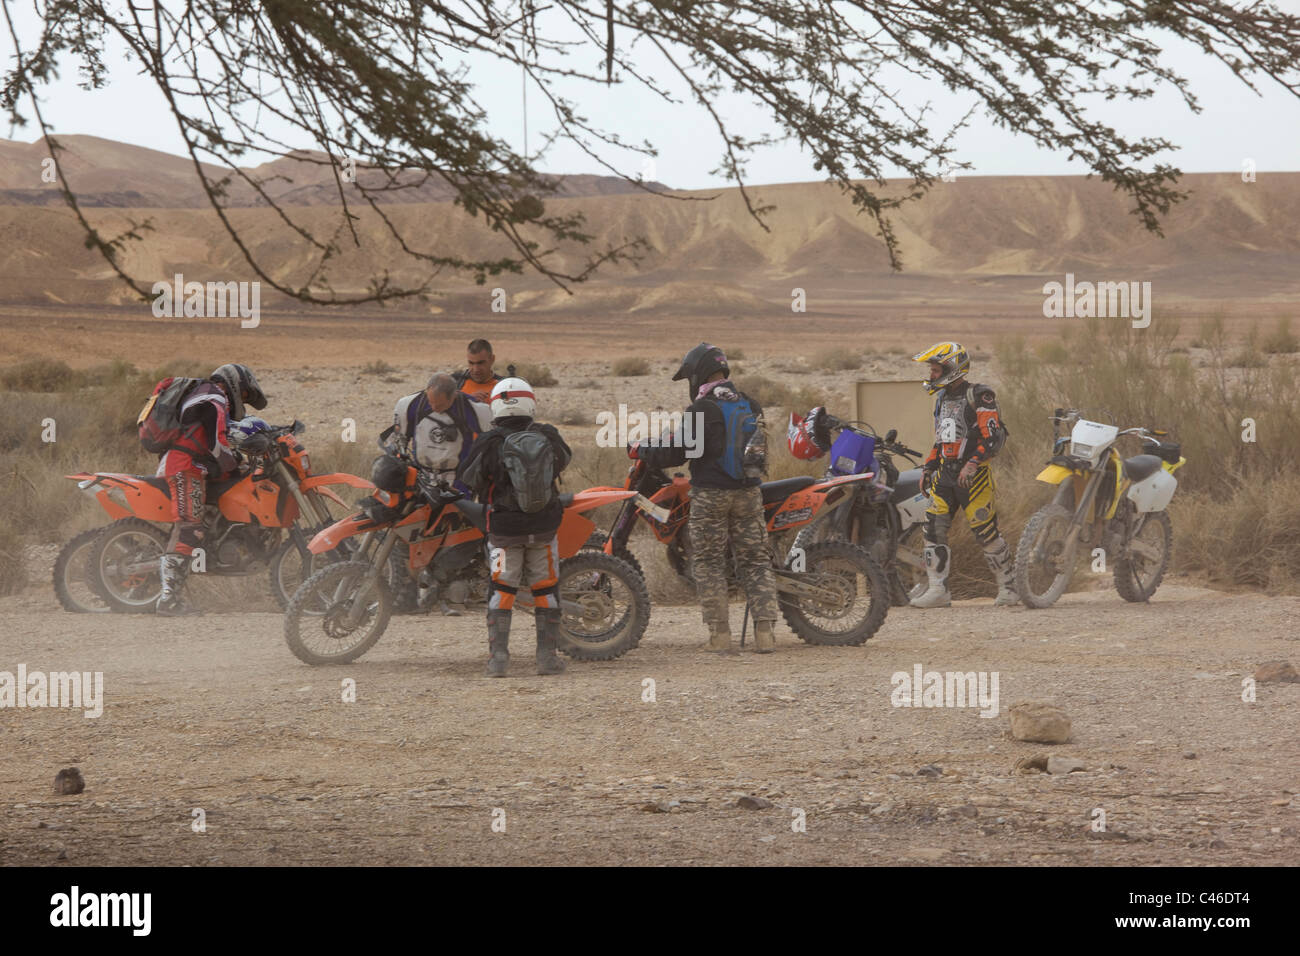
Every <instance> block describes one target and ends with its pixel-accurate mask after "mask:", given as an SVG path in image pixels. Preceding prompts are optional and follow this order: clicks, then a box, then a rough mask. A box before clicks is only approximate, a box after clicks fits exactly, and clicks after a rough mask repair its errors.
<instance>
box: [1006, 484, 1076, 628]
mask: <svg viewBox="0 0 1300 956" xmlns="http://www.w3.org/2000/svg"><path fill="white" fill-rule="evenodd" d="M1072 517H1073V516H1072V515H1071V514H1070V512H1069V511H1066V510H1065V508H1063V507H1062V506H1061V505H1058V504H1050V505H1045V506H1044V507H1042V508H1039V509H1038V511H1036V512H1034V516H1033V517H1032V518H1030V519H1029V522H1028V523H1027V524H1026V525H1025V530H1024V533H1023V534H1021V535H1020V544H1019V546H1018V547H1017V548H1016V570H1015V579H1016V590H1017V591H1018V592H1019V593H1020V599H1021V600H1022V601H1024V602H1025V604H1026V605H1027V606H1028V607H1036V608H1044V607H1051V606H1052V605H1053V604H1055V603H1056V600H1057V598H1059V597H1060V596H1061V595H1062V594H1064V593H1065V589H1066V588H1067V587H1069V586H1070V578H1071V577H1072V576H1073V575H1074V564H1075V559H1076V558H1077V556H1078V547H1077V544H1078V539H1077V538H1076V539H1075V541H1074V542H1073V543H1071V544H1070V545H1068V546H1067V545H1066V537H1067V535H1068V534H1069V531H1070V520H1071V518H1072Z"/></svg>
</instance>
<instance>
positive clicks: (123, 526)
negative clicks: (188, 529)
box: [87, 518, 168, 614]
mask: <svg viewBox="0 0 1300 956" xmlns="http://www.w3.org/2000/svg"><path fill="white" fill-rule="evenodd" d="M167 537H168V536H167V534H166V532H164V531H162V530H161V529H160V528H158V527H157V526H156V525H152V524H150V523H149V522H148V521H145V520H144V519H143V518H122V519H120V520H118V521H115V522H113V524H111V525H109V526H108V527H107V528H104V529H103V530H102V531H101V532H100V534H99V535H97V536H96V538H95V540H94V543H93V544H92V545H91V551H90V555H89V556H88V558H87V563H88V565H89V566H88V568H87V576H88V578H89V580H90V584H91V586H92V587H93V588H94V589H95V592H96V593H97V594H98V595H99V597H100V599H101V600H102V601H103V602H104V603H105V604H106V605H107V606H108V609H109V610H110V611H114V612H116V613H119V614H151V613H153V610H154V607H155V606H156V605H157V603H158V595H160V594H161V593H162V578H161V577H160V574H159V569H158V559H159V558H160V557H162V554H163V552H164V551H166V550H167ZM132 565H137V566H138V565H147V567H145V568H142V569H139V570H128V566H132Z"/></svg>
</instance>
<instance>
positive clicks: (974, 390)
mask: <svg viewBox="0 0 1300 956" xmlns="http://www.w3.org/2000/svg"><path fill="white" fill-rule="evenodd" d="M912 361H914V362H923V363H928V364H929V366H930V377H929V378H928V379H927V380H926V381H924V382H922V383H921V384H922V386H924V388H925V390H926V391H927V392H929V393H930V394H931V395H934V396H936V398H935V402H934V434H935V443H934V447H933V448H932V449H930V454H929V455H928V456H927V457H926V459H925V464H924V465H923V466H922V469H923V471H922V478H921V490H922V491H924V492H926V493H927V494H928V495H929V496H930V502H931V503H930V507H929V508H928V509H927V510H926V515H927V521H926V526H925V541H926V546H925V567H926V574H927V577H928V579H929V586H928V587H927V589H926V590H925V592H924V593H923V594H921V595H919V596H917V597H915V598H913V600H912V602H911V603H912V607H924V608H929V607H948V606H949V605H951V604H952V598H951V596H950V595H949V593H948V574H949V572H950V571H951V565H952V561H951V551H950V550H949V548H948V529H949V528H950V527H951V525H952V516H953V512H955V511H956V510H957V509H958V508H961V509H962V510H963V511H964V512H965V513H966V520H967V522H969V523H970V528H971V531H972V532H973V533H974V535H975V540H976V541H978V542H979V544H980V547H981V548H982V549H983V550H984V559H985V560H986V561H988V563H989V567H990V568H992V569H993V574H994V576H995V577H996V578H997V582H998V596H997V600H996V601H994V603H995V604H997V605H1009V604H1018V603H1019V602H1020V597H1019V596H1018V595H1017V594H1016V592H1015V587H1014V585H1013V583H1012V565H1013V560H1012V556H1011V548H1010V547H1009V546H1008V545H1007V542H1006V540H1005V539H1004V538H1003V537H1002V535H1001V534H999V533H998V518H997V508H996V505H995V503H994V487H995V486H994V482H993V472H992V471H991V470H990V468H989V459H990V458H992V457H993V456H994V455H996V454H997V453H998V452H999V451H1000V450H1001V449H1002V446H1003V445H1004V444H1005V443H1006V436H1007V430H1006V426H1005V425H1003V424H1002V419H1001V413H1000V412H999V411H998V405H997V401H996V396H995V395H994V393H993V389H991V388H989V387H988V386H987V385H974V384H971V383H969V382H967V381H966V375H967V374H968V373H969V372H970V356H968V355H967V354H966V350H965V349H964V348H962V347H961V346H960V345H958V344H957V343H956V342H940V343H938V344H937V345H933V346H931V347H930V348H928V349H926V350H925V351H924V352H921V353H919V354H917V355H914V356H913V357H912Z"/></svg>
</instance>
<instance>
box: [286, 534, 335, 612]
mask: <svg viewBox="0 0 1300 956" xmlns="http://www.w3.org/2000/svg"><path fill="white" fill-rule="evenodd" d="M343 560H345V556H344V555H343V554H342V553H341V552H339V551H327V552H325V553H324V554H308V555H307V556H306V558H304V557H303V555H302V552H301V551H299V550H298V546H297V545H296V544H294V542H293V539H292V538H290V539H288V540H287V541H285V542H284V544H282V545H280V547H279V549H277V550H276V552H275V554H273V555H272V556H271V563H270V566H269V568H268V570H269V573H270V579H271V596H272V597H274V598H275V602H276V603H277V604H279V605H280V607H281V608H287V607H288V606H289V602H290V601H291V600H292V599H293V596H294V594H295V593H296V592H297V591H298V588H300V587H302V584H303V582H304V581H306V580H307V579H308V578H309V577H311V576H312V575H313V574H315V573H316V572H317V571H319V570H320V569H321V568H323V567H326V566H327V565H330V564H335V563H338V562H340V561H343ZM303 613H304V614H321V613H324V610H323V608H320V607H306V608H303Z"/></svg>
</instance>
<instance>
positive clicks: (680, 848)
mask: <svg viewBox="0 0 1300 956" xmlns="http://www.w3.org/2000/svg"><path fill="white" fill-rule="evenodd" d="M199 587H202V585H199ZM199 596H200V597H201V594H200V595H199ZM1297 613H1300V599H1295V598H1266V597H1261V596H1258V595H1228V594H1223V593H1219V592H1213V591H1208V590H1202V589H1198V588H1191V587H1186V586H1176V585H1168V586H1166V587H1165V588H1163V589H1162V590H1161V591H1160V592H1159V594H1158V595H1157V596H1156V598H1155V600H1153V602H1152V603H1151V604H1150V605H1146V606H1134V605H1127V604H1125V603H1124V602H1122V601H1121V600H1119V598H1118V597H1117V596H1116V595H1115V594H1114V593H1113V592H1094V593H1080V594H1071V595H1067V596H1066V597H1065V598H1063V599H1062V600H1061V602H1060V603H1059V604H1058V605H1057V606H1056V607H1054V608H1052V609H1050V610H1047V611H1037V612H1035V611H1028V610H1025V609H1021V608H1016V609H1002V608H994V607H992V606H991V602H990V601H988V600H982V601H981V600H977V601H968V602H959V603H958V604H956V605H955V606H954V607H953V608H952V609H951V610H946V611H929V612H922V611H914V610H911V609H895V610H894V611H892V612H891V613H890V615H889V618H888V619H887V620H886V622H885V625H884V626H883V627H882V628H881V630H880V631H879V632H878V633H877V634H876V636H875V637H874V638H873V639H872V640H871V641H870V642H869V643H868V644H866V645H865V646H864V647H861V648H829V647H812V646H808V645H804V644H802V643H800V642H799V641H798V640H797V639H796V638H795V637H794V636H793V634H791V633H790V631H789V630H788V629H786V628H785V626H784V625H783V624H782V625H779V626H778V652H777V653H776V654H774V655H771V656H765V657H758V656H756V655H753V654H750V653H748V652H746V653H744V654H742V655H739V656H738V657H735V658H718V657H715V656H711V655H708V654H705V653H704V652H702V651H700V650H699V649H698V648H699V645H700V644H701V643H702V641H703V637H704V635H703V634H702V633H701V631H702V628H701V626H700V624H699V622H698V612H697V611H696V610H695V609H694V608H692V607H688V606H656V607H655V609H654V613H653V616H652V620H651V624H650V629H649V631H648V632H647V634H646V637H645V639H644V640H643V642H642V644H641V646H640V647H639V648H638V649H637V650H635V651H633V652H631V653H630V654H628V655H627V656H626V657H624V658H622V659H620V660H617V661H612V662H607V663H599V664H572V663H571V664H570V667H569V671H568V673H566V674H565V675H562V676H559V677H550V678H542V677H537V676H535V675H533V673H532V666H531V665H532V643H533V641H532V628H531V623H532V622H531V620H528V619H527V618H523V619H521V620H519V621H517V622H516V624H515V633H514V636H513V640H512V646H513V650H514V657H513V659H512V662H511V674H510V677H509V678H508V679H506V680H498V681H492V680H487V679H485V678H483V677H481V676H480V672H481V668H482V663H483V659H484V657H485V651H486V648H485V640H484V635H483V626H482V621H481V618H479V617H477V616H474V617H467V618H460V619H449V618H443V617H440V616H439V617H401V618H396V619H394V621H393V623H392V624H391V625H390V628H389V631H388V633H387V634H386V635H385V636H384V638H383V640H382V641H381V642H380V643H379V644H378V645H377V646H376V647H375V648H374V649H373V650H371V652H370V653H369V654H368V655H366V657H364V658H363V659H362V660H360V661H358V662H356V663H354V664H351V665H347V666H344V667H333V668H311V667H308V666H306V665H304V664H301V663H299V662H298V661H297V660H295V659H294V658H293V657H292V656H291V655H290V654H289V652H288V650H287V649H286V647H285V645H284V642H283V639H282V636H281V618H280V617H279V615H275V614H269V613H228V614H209V615H206V616H204V617H203V618H199V619H191V620H189V621H185V622H183V623H179V624H178V623H175V622H165V621H162V620H159V619H156V618H153V617H149V616H139V617H135V616H110V615H102V616H101V615H73V614H68V613H65V612H63V611H62V610H60V609H59V608H58V606H57V605H56V604H55V603H54V601H53V598H52V596H51V595H49V594H48V593H47V592H46V590H44V589H40V588H35V587H33V588H29V589H28V590H27V591H26V592H24V593H23V594H21V595H19V596H16V597H12V598H8V599H5V600H4V601H0V671H4V670H7V671H10V672H16V670H17V666H18V664H20V663H22V664H26V666H27V669H28V671H29V672H34V671H60V670H70V669H77V670H81V671H91V672H96V671H101V672H103V680H104V700H103V714H102V716H100V717H98V718H97V719H87V718H86V717H85V716H83V714H82V712H81V711H79V710H67V709H53V708H47V709H22V710H19V709H9V708H5V709H0V730H2V731H3V734H4V741H5V756H6V759H5V761H4V766H3V769H0V863H5V864H36V865H60V864H62V863H66V864H69V865H78V864H79V865H87V864H89V865H96V864H131V865H148V864H180V865H185V864H193V865H212V864H216V865H221V864H276V863H279V864H413V863H445V864H508V863H519V864H525V863H526V864H551V863H557V864H617V863H637V864H871V863H884V864H918V865H926V864H1000V863H1006V864H1018V865H1021V864H1022V865H1049V866H1050V865H1082V866H1099V865H1115V864H1123V865H1133V864H1137V865H1156V864H1193V865H1224V864H1248V865H1251V864H1283V865H1295V864H1297V863H1298V862H1300V740H1298V738H1297V734H1296V728H1297V727H1298V726H1300V683H1260V684H1259V685H1258V687H1257V688H1256V700H1255V702H1253V703H1247V702H1243V700H1242V681H1243V679H1244V678H1248V677H1250V676H1251V675H1252V674H1253V673H1254V671H1255V670H1256V668H1257V667H1258V666H1259V665H1260V664H1261V663H1262V662H1265V661H1269V660H1278V659H1290V660H1291V661H1292V662H1293V663H1294V662H1296V660H1297V658H1298V657H1300V653H1298V651H1300V648H1298V646H1297V637H1296V631H1295V626H1294V621H1295V618H1296V616H1297ZM739 623H740V622H739V619H738V613H737V620H736V622H735V625H736V629H737V631H738V629H739ZM916 665H920V666H921V667H922V668H923V669H924V670H926V671H929V670H935V671H976V672H979V671H984V672H989V673H990V674H992V672H996V673H997V675H998V678H999V683H998V691H999V702H998V703H999V708H998V709H999V716H998V717H996V718H995V719H985V718H981V717H980V716H979V710H978V709H977V708H970V707H967V708H955V707H954V708H924V707H920V708H910V707H894V706H892V705H891V695H892V694H893V691H894V685H893V683H892V682H891V677H892V675H894V674H895V673H896V672H904V673H908V674H910V673H911V672H912V671H913V668H914V667H915V666H916ZM345 679H352V680H354V681H355V682H356V701H355V702H353V703H345V702H344V701H343V699H342V698H343V692H342V688H343V686H344V682H345ZM647 679H649V680H651V681H653V684H652V685H651V684H648V683H647ZM651 688H652V689H653V695H651V694H650V692H649V691H650V689H651ZM651 696H653V700H649V699H647V698H649V697H651ZM1041 698H1048V699H1051V700H1054V701H1055V702H1056V703H1057V704H1059V705H1060V706H1061V707H1062V708H1063V709H1064V710H1065V712H1066V713H1067V714H1068V715H1069V716H1070V718H1071V719H1072V721H1073V737H1072V740H1071V741H1070V742H1069V743H1066V744H1060V745H1055V746H1049V745H1042V744H1030V743H1022V742H1020V741H1016V740H1013V739H1011V738H1010V737H1009V736H1007V727H1008V719H1007V716H1006V711H1007V709H1008V708H1009V707H1010V706H1011V704H1013V703H1015V702H1016V701H1019V700H1026V699H1041ZM1041 753H1048V754H1051V755H1060V756H1067V757H1073V758H1077V759H1078V760H1081V761H1082V762H1083V763H1084V764H1085V765H1086V767H1087V769H1086V770H1084V771H1082V772H1075V773H1069V774H1044V773H1036V772H1031V773H1023V772H1017V771H1016V770H1015V769H1014V767H1015V765H1016V763H1017V761H1018V760H1019V759H1020V758H1023V757H1030V756H1033V755H1035V754H1041ZM1193 755H1194V756H1193ZM73 765H75V766H77V767H79V768H80V769H81V771H82V772H83V773H84V775H85V780H86V789H85V791H84V792H83V793H81V794H78V795H69V796H56V795H55V794H54V792H53V788H52V783H53V780H54V775H55V773H56V772H57V771H58V770H59V769H60V768H63V767H67V766H73ZM741 798H753V799H752V800H743V801H742V800H741ZM738 802H740V803H743V804H745V805H748V806H752V807H756V808H755V809H749V808H747V806H745V805H738ZM1099 809H1100V810H1102V811H1104V813H1105V830H1104V831H1102V830H1094V826H1095V822H1094V821H1097V820H1098V819H1099V816H1098V814H1097V812H1096V811H1097V810H1099ZM197 810H201V811H202V821H203V823H204V824H205V826H206V829H203V830H202V831H201V832H199V831H197V830H196V826H197V820H198V815H197V814H196V811H197ZM801 824H802V826H800V825H801Z"/></svg>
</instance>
